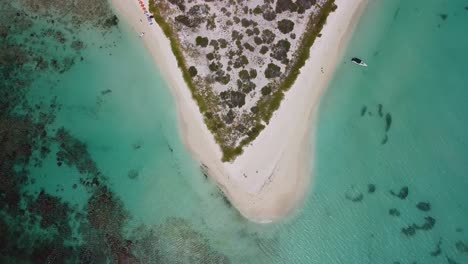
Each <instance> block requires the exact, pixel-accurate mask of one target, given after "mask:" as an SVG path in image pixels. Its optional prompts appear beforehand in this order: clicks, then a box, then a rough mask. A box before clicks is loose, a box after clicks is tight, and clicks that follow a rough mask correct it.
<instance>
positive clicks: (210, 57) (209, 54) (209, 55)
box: [206, 52, 215, 60]
mask: <svg viewBox="0 0 468 264" xmlns="http://www.w3.org/2000/svg"><path fill="white" fill-rule="evenodd" d="M214 57H215V56H214V54H213V53H212V52H210V53H208V54H206V58H207V59H208V60H213V59H214Z"/></svg>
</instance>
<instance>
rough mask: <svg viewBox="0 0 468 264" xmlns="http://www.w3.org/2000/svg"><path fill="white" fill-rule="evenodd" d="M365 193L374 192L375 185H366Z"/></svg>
mask: <svg viewBox="0 0 468 264" xmlns="http://www.w3.org/2000/svg"><path fill="white" fill-rule="evenodd" d="M367 192H368V193H374V192H375V184H369V185H367Z"/></svg>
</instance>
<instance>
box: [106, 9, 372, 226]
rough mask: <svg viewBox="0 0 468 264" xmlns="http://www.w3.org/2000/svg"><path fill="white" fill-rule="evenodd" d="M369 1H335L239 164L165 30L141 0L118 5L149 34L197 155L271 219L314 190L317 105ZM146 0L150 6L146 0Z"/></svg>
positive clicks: (252, 211)
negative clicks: (227, 155)
mask: <svg viewBox="0 0 468 264" xmlns="http://www.w3.org/2000/svg"><path fill="white" fill-rule="evenodd" d="M367 1H368V0H355V1H349V0H336V1H335V3H336V4H337V5H338V9H337V10H336V11H334V12H333V13H331V14H330V15H329V17H328V18H327V23H326V24H325V25H324V27H323V29H322V31H321V34H322V36H321V37H320V38H318V39H317V40H316V41H315V43H314V44H313V46H312V47H311V49H310V57H309V59H307V61H306V64H305V65H304V66H303V67H302V68H301V73H300V74H299V76H298V78H297V79H296V81H295V83H294V84H293V86H292V87H291V88H290V89H289V90H288V91H287V92H286V93H285V98H284V99H283V100H282V102H281V105H280V107H279V109H278V110H277V111H275V112H274V114H273V117H272V118H271V120H270V122H269V125H268V126H266V128H265V129H264V130H262V132H261V133H260V135H259V136H258V137H257V138H256V139H255V140H254V141H253V142H252V143H250V144H249V145H248V146H246V147H244V153H243V154H241V155H240V156H238V157H237V158H236V160H235V161H234V162H232V163H223V162H221V157H222V153H221V150H220V148H219V146H218V145H217V144H216V142H215V140H214V137H213V135H212V134H211V132H210V131H209V130H208V128H207V127H206V125H205V123H204V121H203V116H202V114H201V113H200V112H199V109H198V106H197V104H196V102H195V100H194V99H193V98H192V94H191V92H190V90H189V88H188V87H187V85H186V83H185V81H184V79H183V77H182V72H181V70H180V69H179V67H178V65H177V61H176V59H175V56H174V55H173V54H172V50H171V46H170V42H169V40H168V39H167V38H166V36H165V35H164V33H163V32H162V30H161V28H159V26H158V25H157V23H155V22H154V24H153V25H152V26H150V25H149V24H148V22H147V20H146V16H145V15H144V14H143V10H142V9H141V7H140V6H139V4H138V1H137V0H130V1H129V0H111V3H112V5H113V7H114V9H115V10H116V11H117V13H118V14H119V15H120V17H123V18H125V20H126V22H127V23H128V24H129V25H130V26H131V27H132V28H133V29H134V30H135V31H136V32H135V36H138V32H142V31H143V32H145V36H143V38H142V40H143V42H144V45H145V47H146V48H147V50H148V51H149V52H150V53H151V55H152V57H153V60H154V61H155V63H156V65H157V66H158V68H159V70H160V72H161V74H162V76H163V78H164V79H165V81H166V82H167V84H168V86H169V87H170V90H171V93H172V94H173V96H174V99H175V102H176V107H177V111H178V123H179V127H180V129H179V130H180V133H181V135H182V139H183V142H184V144H185V145H186V146H187V147H188V149H189V150H190V152H191V153H192V155H193V157H194V159H196V160H197V161H199V163H200V164H204V165H206V166H207V168H208V169H207V171H208V174H209V176H210V178H212V179H213V180H214V181H215V182H216V184H217V185H218V187H219V188H221V189H222V191H223V192H224V194H225V195H226V196H227V198H228V199H229V200H230V202H231V203H232V204H233V205H234V206H235V207H236V209H237V210H238V211H239V212H240V213H241V214H242V215H243V216H244V217H246V218H247V219H249V220H251V221H254V222H258V223H268V222H273V221H278V220H280V219H283V218H286V217H288V216H290V215H291V214H293V213H294V212H296V211H298V210H297V208H298V207H299V206H300V205H301V204H302V203H303V200H304V197H305V196H306V194H307V192H308V190H309V189H310V187H311V181H312V177H311V173H312V169H313V163H312V162H311V160H313V159H314V155H313V154H314V151H313V150H314V140H311V138H314V137H315V135H314V134H315V126H316V122H317V120H316V119H317V108H318V105H319V103H320V99H321V97H322V95H323V94H324V92H325V90H326V88H327V87H328V84H329V82H330V80H331V79H332V77H333V75H334V72H335V70H336V68H337V65H338V63H339V61H340V60H341V58H342V55H343V53H344V51H345V49H346V46H347V43H348V42H349V39H350V37H351V35H352V32H353V31H354V28H355V26H356V24H357V22H358V20H359V17H360V16H361V14H362V13H363V11H364V9H365V6H366V3H367ZM143 2H144V3H145V4H146V6H148V5H147V1H146V0H145V1H143ZM140 19H141V20H142V21H143V22H140ZM330 43H337V45H330ZM310 58H312V59H310ZM322 69H323V73H322ZM310 84H314V87H313V88H314V89H311V85H310ZM311 133H312V134H311ZM311 150H312V151H311Z"/></svg>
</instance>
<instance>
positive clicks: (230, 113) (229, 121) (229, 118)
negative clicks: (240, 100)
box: [223, 109, 236, 124]
mask: <svg viewBox="0 0 468 264" xmlns="http://www.w3.org/2000/svg"><path fill="white" fill-rule="evenodd" d="M235 117H236V115H235V114H234V111H232V109H229V111H228V112H227V114H226V115H225V116H224V117H223V120H224V122H225V123H226V124H232V122H233V121H234V118H235Z"/></svg>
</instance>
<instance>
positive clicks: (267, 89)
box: [261, 85, 271, 96]
mask: <svg viewBox="0 0 468 264" xmlns="http://www.w3.org/2000/svg"><path fill="white" fill-rule="evenodd" d="M261 91H262V95H263V96H267V95H269V94H270V93H271V87H270V86H269V85H267V86H265V87H263V88H262V90H261Z"/></svg>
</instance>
